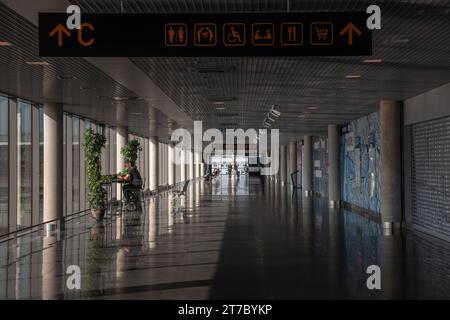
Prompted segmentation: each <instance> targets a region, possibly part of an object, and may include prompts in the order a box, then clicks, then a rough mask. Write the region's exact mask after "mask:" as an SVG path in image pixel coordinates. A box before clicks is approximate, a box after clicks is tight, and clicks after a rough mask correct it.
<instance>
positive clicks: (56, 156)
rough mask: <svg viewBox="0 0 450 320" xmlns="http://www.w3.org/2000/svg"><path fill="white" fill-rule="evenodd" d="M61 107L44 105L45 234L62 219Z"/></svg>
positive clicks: (55, 227) (53, 229)
mask: <svg viewBox="0 0 450 320" xmlns="http://www.w3.org/2000/svg"><path fill="white" fill-rule="evenodd" d="M63 120H64V113H63V106H62V104H56V103H47V104H45V105H44V222H48V223H47V224H46V225H45V230H46V231H47V232H52V231H55V230H56V229H57V226H58V221H52V220H55V219H61V218H62V217H63V201H64V193H63V136H64V134H63Z"/></svg>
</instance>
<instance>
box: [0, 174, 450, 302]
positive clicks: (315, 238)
mask: <svg viewBox="0 0 450 320" xmlns="http://www.w3.org/2000/svg"><path fill="white" fill-rule="evenodd" d="M449 249H450V247H449V245H448V244H447V243H445V242H442V241H440V240H438V239H434V238H430V237H428V236H425V235H422V234H419V233H412V232H408V233H406V234H405V233H404V234H403V235H401V234H393V235H383V234H382V228H381V226H380V224H379V222H378V221H376V217H375V218H374V217H370V216H367V215H363V214H358V213H353V212H349V211H346V210H343V209H341V210H337V209H329V208H328V206H327V201H326V200H325V199H320V198H315V199H314V200H312V198H302V196H301V193H300V192H298V194H297V193H294V194H293V193H292V191H291V190H290V188H289V187H286V186H283V187H282V186H280V185H279V184H277V183H276V182H275V181H274V180H270V179H265V178H257V177H246V176H241V178H240V179H237V178H236V177H231V178H230V177H228V176H220V177H218V178H217V179H215V180H214V181H213V182H211V183H208V182H204V181H200V180H196V181H193V182H192V183H191V184H190V186H189V189H188V191H187V195H186V197H182V198H181V199H173V196H172V195H171V194H168V193H166V194H162V195H159V196H156V197H153V198H151V199H149V200H147V201H146V203H145V206H144V208H143V212H129V213H124V214H123V215H119V214H118V215H112V216H111V215H109V216H108V218H107V219H105V222H104V224H103V225H94V224H93V223H92V220H91V218H90V215H89V214H81V215H80V216H77V217H75V218H73V219H72V220H70V221H67V227H66V231H65V232H64V233H62V234H60V235H59V236H57V237H43V236H42V235H41V234H40V233H39V232H34V233H31V234H28V235H24V236H21V237H18V238H17V239H14V240H10V241H9V242H3V243H0V256H1V259H0V261H1V263H2V265H1V266H0V299H69V298H70V299H93V298H95V299H207V298H212V299H244V298H245V299H298V298H305V299H310V298H320V299H321V298H324V299H334V298H339V299H340V298H342V299H348V298H354V299H387V298H393V299H399V298H413V299H415V298H446V299H448V298H450V282H449V280H448V279H449V278H448V273H449V269H450V250H449ZM70 265H76V266H79V267H80V270H81V289H80V290H76V289H75V290H69V289H68V288H67V286H66V281H67V278H68V277H69V276H70V275H69V274H66V270H67V268H68V267H69V266H70ZM370 265H379V266H380V268H381V274H382V277H381V285H382V288H381V290H368V289H367V287H366V280H367V278H368V276H369V275H368V274H367V273H366V269H367V267H368V266H370Z"/></svg>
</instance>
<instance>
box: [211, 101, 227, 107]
mask: <svg viewBox="0 0 450 320" xmlns="http://www.w3.org/2000/svg"><path fill="white" fill-rule="evenodd" d="M224 104H225V102H224V101H214V102H213V105H216V106H217V105H224Z"/></svg>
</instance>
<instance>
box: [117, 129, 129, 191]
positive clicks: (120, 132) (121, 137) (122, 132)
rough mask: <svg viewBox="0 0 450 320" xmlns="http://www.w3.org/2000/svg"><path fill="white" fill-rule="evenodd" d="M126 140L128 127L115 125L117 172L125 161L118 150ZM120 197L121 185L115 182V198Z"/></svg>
mask: <svg viewBox="0 0 450 320" xmlns="http://www.w3.org/2000/svg"><path fill="white" fill-rule="evenodd" d="M127 142H128V128H127V127H117V128H116V167H117V172H120V171H122V170H123V168H124V166H125V163H124V159H123V156H122V154H121V153H120V150H121V149H122V148H123V147H124V146H125V145H126V144H127ZM121 199H122V193H121V186H120V184H119V183H118V184H117V200H121Z"/></svg>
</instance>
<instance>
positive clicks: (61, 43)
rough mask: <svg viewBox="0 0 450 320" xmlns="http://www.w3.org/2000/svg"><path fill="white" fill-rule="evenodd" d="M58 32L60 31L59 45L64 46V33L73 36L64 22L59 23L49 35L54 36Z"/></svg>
mask: <svg viewBox="0 0 450 320" xmlns="http://www.w3.org/2000/svg"><path fill="white" fill-rule="evenodd" d="M56 33H58V47H62V45H63V33H64V34H65V35H66V36H68V37H70V36H71V34H70V32H69V30H67V29H66V27H64V26H63V25H62V24H58V25H57V26H56V27H55V29H53V30H52V31H51V32H50V34H49V35H50V37H53V36H54V35H55V34H56Z"/></svg>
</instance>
